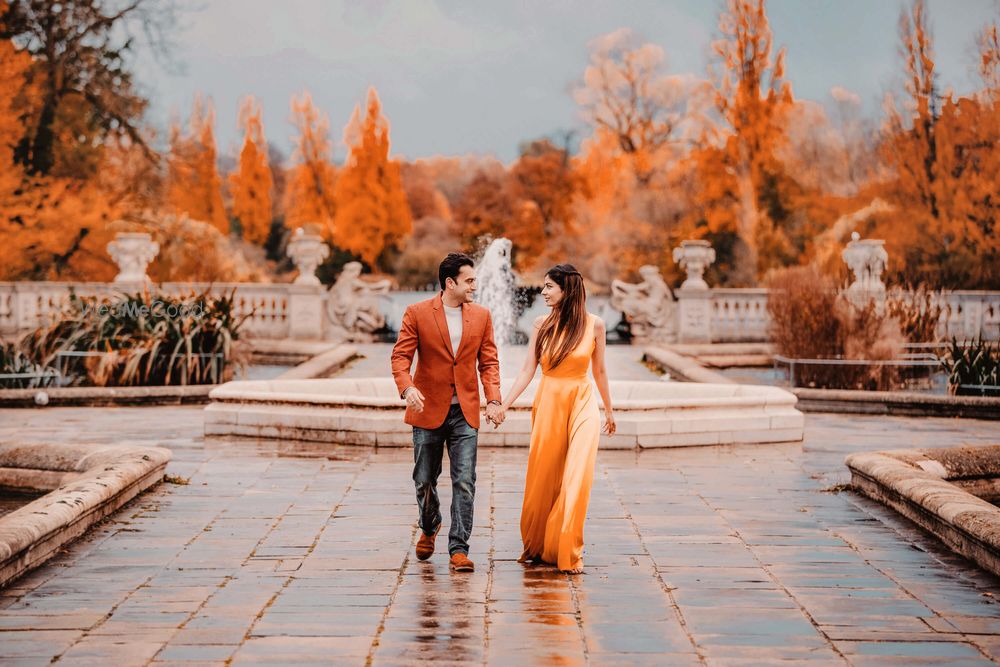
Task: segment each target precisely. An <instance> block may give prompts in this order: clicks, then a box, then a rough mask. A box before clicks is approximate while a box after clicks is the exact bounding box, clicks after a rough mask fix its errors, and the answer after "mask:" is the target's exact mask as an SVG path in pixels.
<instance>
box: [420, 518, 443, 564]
mask: <svg viewBox="0 0 1000 667" xmlns="http://www.w3.org/2000/svg"><path fill="white" fill-rule="evenodd" d="M439 532H441V524H438V527H437V530H435V531H434V534H433V535H425V534H424V531H420V539H419V540H417V558H418V559H420V560H427V559H428V558H430V557H431V555H432V554H433V553H434V538H436V537H437V536H438V533H439Z"/></svg>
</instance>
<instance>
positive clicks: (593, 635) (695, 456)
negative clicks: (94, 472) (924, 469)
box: [0, 407, 1000, 665]
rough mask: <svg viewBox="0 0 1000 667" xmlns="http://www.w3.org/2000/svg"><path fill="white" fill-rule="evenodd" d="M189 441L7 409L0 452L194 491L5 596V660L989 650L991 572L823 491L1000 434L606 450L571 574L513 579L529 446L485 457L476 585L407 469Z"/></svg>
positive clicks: (828, 420) (162, 499) (111, 526)
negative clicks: (848, 465) (421, 547)
mask: <svg viewBox="0 0 1000 667" xmlns="http://www.w3.org/2000/svg"><path fill="white" fill-rule="evenodd" d="M201 430H202V422H201V412H200V409H199V408H197V407H151V408H106V409H89V408H52V409H45V410H0V440H3V441H10V440H15V439H16V440H18V441H24V442H38V441H54V440H57V441H62V442H68V441H79V442H130V443H144V444H159V445H164V446H167V447H170V448H171V449H172V450H173V451H174V460H173V461H172V462H171V464H170V466H169V473H170V474H171V475H174V476H177V477H180V478H185V479H187V480H189V482H188V483H187V484H176V483H168V484H163V485H161V486H159V487H157V488H156V489H154V490H152V491H151V492H149V493H147V494H145V495H143V496H142V497H141V498H139V499H138V500H136V501H134V502H132V503H131V504H130V505H128V506H126V507H125V508H124V509H123V510H121V511H119V512H118V513H117V514H115V515H114V516H113V517H112V518H111V519H110V520H108V521H106V522H105V523H103V524H101V525H100V526H99V527H97V528H95V529H94V530H92V531H91V532H90V533H89V534H88V535H87V536H86V537H85V538H83V539H82V540H80V541H78V542H77V543H75V544H73V545H71V546H70V547H69V548H68V549H66V550H65V552H64V553H62V554H61V555H60V556H58V557H57V558H56V559H54V560H53V561H50V562H49V563H48V564H47V565H45V566H43V567H42V568H41V569H39V570H36V571H35V572H33V573H31V574H28V575H27V576H25V577H24V578H22V579H20V580H19V581H17V582H15V583H14V584H13V585H12V586H11V587H9V588H7V589H6V590H3V591H0V663H2V664H4V665H7V664H11V665H15V664H17V665H20V664H24V665H34V664H37V665H43V664H49V663H50V662H53V661H54V662H55V663H56V664H59V665H64V664H66V665H73V664H80V665H83V664H91V665H143V664H153V665H166V664H178V665H180V664H184V665H194V664H224V663H225V662H227V661H230V662H231V663H233V664H251V663H253V664H262V663H271V664H293V663H294V664H298V663H313V664H357V665H364V664H371V665H407V664H412V663H414V662H418V661H423V660H433V661H434V662H436V663H439V664H490V665H535V664H537V665H550V664H558V665H584V664H591V665H671V664H677V665H688V664H709V665H742V664H746V665H759V664H767V663H776V662H778V661H796V660H800V661H809V664H841V665H842V664H855V665H874V664H878V665H884V664H895V665H915V664H955V665H958V664H962V665H964V664H988V663H990V661H991V658H990V656H1000V605H998V604H997V601H996V596H997V595H1000V586H998V581H997V580H996V579H995V578H994V577H992V576H991V575H988V574H986V573H984V572H983V571H982V570H980V569H978V568H977V567H976V566H975V565H973V564H971V563H969V562H968V561H966V560H964V559H962V558H960V557H956V556H954V555H952V554H951V553H950V552H948V551H947V550H945V549H943V548H942V547H941V545H940V544H939V543H938V542H937V541H936V540H935V539H934V538H932V537H930V536H928V535H927V534H925V533H923V532H922V531H921V530H919V529H917V528H916V527H914V526H913V525H912V524H910V523H908V522H907V521H905V520H901V519H899V518H898V517H896V516H895V515H894V514H892V513H891V512H889V511H887V510H885V509H883V508H882V507H880V506H878V505H875V504H874V503H871V502H869V501H867V500H866V499H864V498H862V497H859V496H857V495H854V494H853V493H849V492H847V493H832V492H824V489H827V488H829V487H831V485H834V484H836V483H839V482H843V481H846V478H847V475H846V469H845V468H844V466H843V458H844V456H845V455H846V454H847V453H848V452H852V451H860V450H870V449H881V448H892V447H902V446H918V447H919V446H956V445H960V444H964V443H970V444H982V443H990V442H997V441H998V440H1000V433H998V429H997V425H996V423H995V422H993V423H989V422H977V421H970V420H965V421H963V420H946V419H906V418H883V417H879V418H873V417H857V416H836V415H817V414H810V415H808V417H807V429H806V431H807V435H806V439H805V442H804V443H803V444H783V445H747V446H724V447H700V448H685V449H674V450H658V451H644V452H641V453H634V452H614V451H605V452H601V454H600V457H599V460H598V470H597V476H596V484H595V487H594V490H593V496H592V502H591V510H590V514H589V519H588V523H587V547H586V552H585V558H586V569H587V572H586V574H585V575H582V576H577V577H567V576H564V575H560V574H559V573H557V572H555V571H553V570H551V569H548V568H541V567H525V566H522V565H520V564H518V563H517V562H516V561H515V560H514V559H515V558H516V557H517V555H518V554H519V552H520V541H519V534H518V524H517V522H518V512H519V503H520V493H521V485H522V483H523V474H524V462H525V456H526V453H527V452H526V450H518V451H507V450H490V449H484V450H482V451H481V454H480V463H479V481H478V493H477V506H476V524H475V531H474V535H473V539H472V546H473V552H472V554H471V555H472V557H473V558H474V560H475V561H476V563H477V571H476V572H475V573H474V574H471V575H453V574H450V573H449V572H448V569H447V560H446V556H445V554H444V553H438V554H435V556H434V557H433V559H432V560H431V561H430V562H428V563H421V562H419V561H416V560H415V559H414V557H413V556H412V552H413V544H414V538H415V525H414V502H413V498H412V486H411V482H410V472H411V465H410V460H409V456H410V453H409V451H408V450H388V451H386V450H383V451H379V452H373V451H370V450H356V449H355V450H351V449H343V448H337V449H331V448H324V447H322V446H319V445H316V444H305V445H303V444H297V443H289V442H275V441H253V440H238V439H231V440H228V439H217V438H204V437H203V436H202V435H201ZM445 479H446V478H445V477H443V478H442V481H444V480H445ZM443 487H444V488H443V489H442V490H443V500H444V502H445V503H447V502H448V497H449V494H448V490H447V488H446V487H447V484H443ZM443 542H444V539H443V537H442V538H441V543H442V545H443ZM782 664H785V662H782Z"/></svg>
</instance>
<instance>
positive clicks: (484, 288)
mask: <svg viewBox="0 0 1000 667" xmlns="http://www.w3.org/2000/svg"><path fill="white" fill-rule="evenodd" d="M510 251H511V242H510V240H509V239H495V240H493V241H492V242H491V243H490V244H489V245H488V246H487V247H486V251H485V252H484V253H483V257H482V259H480V260H479V265H478V266H477V267H476V275H477V282H478V283H479V285H478V289H477V290H476V301H478V302H479V303H480V304H481V305H483V306H485V307H486V308H488V309H489V311H490V314H491V315H492V317H493V335H494V337H495V338H496V342H497V345H498V346H499V347H506V346H509V345H513V344H514V342H515V338H514V331H515V327H516V324H517V322H516V315H517V308H516V306H515V305H514V271H513V270H512V269H511V267H510Z"/></svg>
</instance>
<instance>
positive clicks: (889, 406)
mask: <svg viewBox="0 0 1000 667" xmlns="http://www.w3.org/2000/svg"><path fill="white" fill-rule="evenodd" d="M789 391H791V392H792V393H793V394H795V395H796V396H798V397H799V403H798V406H799V409H801V410H802V411H804V412H839V413H848V414H852V413H853V414H865V415H903V416H907V417H971V418H975V419H1000V398H996V397H989V396H942V395H938V394H918V393H916V392H907V391H855V390H848V389H806V388H801V387H797V388H795V389H790V390H789Z"/></svg>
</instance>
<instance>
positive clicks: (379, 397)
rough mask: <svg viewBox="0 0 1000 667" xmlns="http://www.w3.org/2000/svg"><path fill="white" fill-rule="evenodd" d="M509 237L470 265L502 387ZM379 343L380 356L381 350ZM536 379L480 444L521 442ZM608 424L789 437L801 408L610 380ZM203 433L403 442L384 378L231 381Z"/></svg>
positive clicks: (698, 440) (696, 387)
mask: <svg viewBox="0 0 1000 667" xmlns="http://www.w3.org/2000/svg"><path fill="white" fill-rule="evenodd" d="M510 257H511V242H510V241H509V240H508V239H503V238H501V239H495V240H494V241H492V242H491V243H490V244H489V246H487V248H486V250H485V252H484V253H483V256H482V258H481V259H480V261H479V263H478V265H477V274H478V283H479V285H478V289H477V300H478V302H479V303H480V304H481V305H483V306H485V307H486V308H488V309H489V310H490V312H491V313H492V318H493V328H494V334H495V338H496V341H497V347H498V351H499V356H500V372H501V375H502V377H503V378H504V380H503V382H502V385H501V386H502V388H503V390H504V391H508V390H509V389H510V385H511V383H512V381H513V378H514V376H515V375H516V373H517V368H516V366H517V363H516V362H518V358H519V357H521V356H522V353H523V351H524V350H525V349H526V348H525V346H523V345H521V346H517V345H516V343H517V340H516V338H515V336H516V314H517V307H516V304H515V301H514V295H515V292H514V273H513V271H512V270H511V263H510ZM388 354H389V352H388V346H386V350H385V355H386V357H388ZM613 370H614V369H612V372H613ZM536 387H537V380H536V381H534V382H532V383H531V384H530V385H529V386H528V388H527V390H526V391H525V392H524V393H523V394H522V395H521V396H520V398H519V399H518V400H517V401H516V402H515V403H514V405H513V407H512V409H511V411H510V412H509V413H508V419H507V421H506V422H504V424H503V426H502V427H501V428H500V429H498V430H496V431H494V430H493V429H483V431H482V432H481V433H480V435H479V443H480V445H483V446H501V447H526V446H527V445H528V443H529V441H530V433H531V411H532V400H533V398H534V394H535V389H536ZM610 389H611V395H612V396H613V397H614V404H615V413H616V417H617V421H618V432H617V433H616V434H615V435H613V436H606V435H605V436H602V438H601V447H610V448H618V449H637V448H647V447H679V446H689V445H717V444H729V443H738V442H789V441H792V442H795V441H798V440H801V439H802V430H803V417H802V413H801V412H799V411H798V410H796V409H795V402H796V398H795V396H794V395H793V394H790V393H788V392H786V391H784V390H782V389H778V388H777V387H758V386H748V385H729V384H704V383H679V382H667V383H664V382H634V381H623V380H612V381H611V382H610ZM209 397H210V398H211V400H212V403H211V404H210V405H209V406H208V407H207V408H205V434H206V435H242V436H251V437H265V438H267V437H270V438H284V439H291V440H319V441H323V442H330V443H339V444H353V445H368V446H376V447H407V446H410V445H412V438H413V436H412V432H411V429H410V427H409V426H407V425H406V424H405V423H403V409H404V404H403V401H402V399H400V397H399V394H398V392H397V390H396V386H395V384H394V383H393V381H392V378H390V377H389V374H388V369H387V370H386V374H385V375H384V376H381V377H336V378H322V379H304V380H299V379H276V380H239V381H235V382H227V383H226V384H224V385H221V386H219V387H216V388H215V389H213V390H212V391H211V393H210V394H209Z"/></svg>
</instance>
